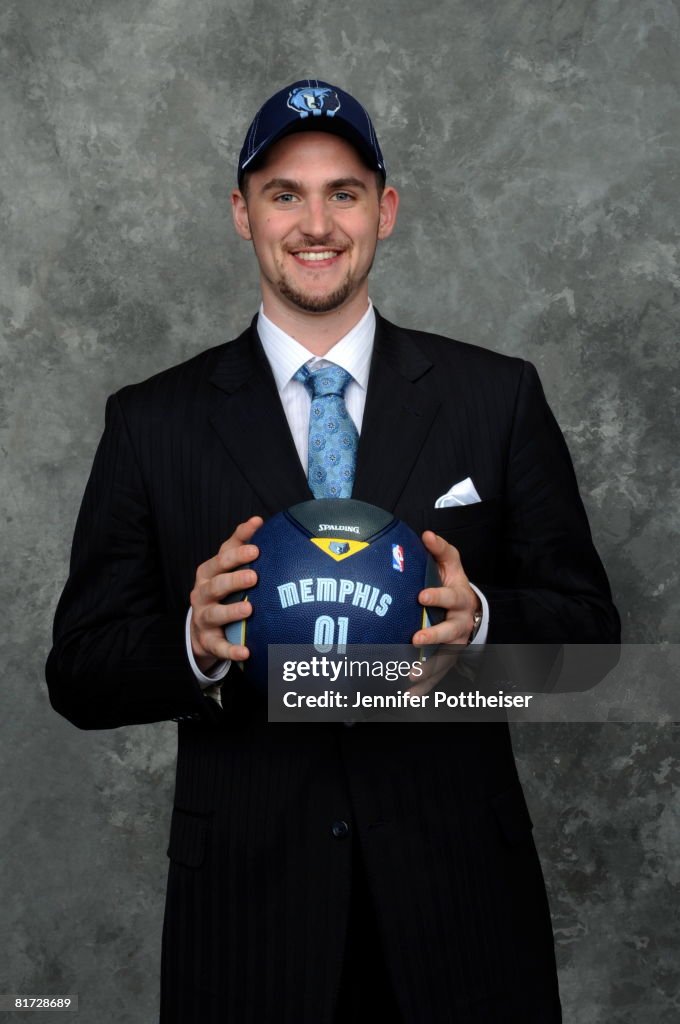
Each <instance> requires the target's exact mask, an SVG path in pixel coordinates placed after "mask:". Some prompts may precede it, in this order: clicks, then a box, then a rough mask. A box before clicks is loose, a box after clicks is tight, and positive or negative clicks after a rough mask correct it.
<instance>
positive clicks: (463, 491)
mask: <svg viewBox="0 0 680 1024" xmlns="http://www.w3.org/2000/svg"><path fill="white" fill-rule="evenodd" d="M481 500H482V499H481V498H480V496H479V495H478V494H477V488H476V487H475V485H474V484H473V482H472V480H471V479H470V477H469V476H466V477H465V479H464V480H459V481H458V483H457V484H454V485H453V487H449V489H448V491H447V492H446V494H442V496H441V497H440V498H437V500H436V501H435V503H434V507H435V508H451V507H452V506H453V505H474V504H475V503H476V502H478V501H481Z"/></svg>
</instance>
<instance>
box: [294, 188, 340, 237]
mask: <svg viewBox="0 0 680 1024" xmlns="http://www.w3.org/2000/svg"><path fill="white" fill-rule="evenodd" d="M332 228H333V218H332V215H331V209H330V206H329V204H328V202H327V200H326V198H325V196H308V197H307V199H306V200H305V203H304V207H303V211H302V218H301V220H300V230H301V231H302V232H303V233H304V234H305V235H307V236H308V237H309V238H317V239H320V240H321V239H324V238H326V237H327V236H328V235H329V234H330V233H331V231H332Z"/></svg>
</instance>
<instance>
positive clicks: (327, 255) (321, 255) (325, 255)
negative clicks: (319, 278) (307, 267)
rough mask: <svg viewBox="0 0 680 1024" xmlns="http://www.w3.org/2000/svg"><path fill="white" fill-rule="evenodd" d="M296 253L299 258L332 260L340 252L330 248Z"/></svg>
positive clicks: (311, 260) (312, 260)
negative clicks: (324, 250)
mask: <svg viewBox="0 0 680 1024" xmlns="http://www.w3.org/2000/svg"><path fill="white" fill-rule="evenodd" d="M295 255H296V256H297V258H298V259H299V260H309V261H310V262H314V261H318V260H332V259H333V257H334V256H337V255H338V254H337V253H336V252H333V251H332V250H330V249H329V250H328V251H327V252H296V253H295Z"/></svg>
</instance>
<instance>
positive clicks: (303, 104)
mask: <svg viewBox="0 0 680 1024" xmlns="http://www.w3.org/2000/svg"><path fill="white" fill-rule="evenodd" d="M286 105H287V106H288V107H290V109H291V110H294V111H296V113H298V114H299V115H300V117H309V115H310V114H313V115H314V117H320V116H321V114H325V115H326V117H334V116H335V114H337V112H338V110H340V100H339V99H338V94H337V93H336V92H335V91H334V90H333V89H319V88H316V89H315V88H312V87H309V88H307V87H305V86H303V85H299V86H298V87H297V89H293V91H292V92H291V94H290V96H289V97H288V103H287V104H286Z"/></svg>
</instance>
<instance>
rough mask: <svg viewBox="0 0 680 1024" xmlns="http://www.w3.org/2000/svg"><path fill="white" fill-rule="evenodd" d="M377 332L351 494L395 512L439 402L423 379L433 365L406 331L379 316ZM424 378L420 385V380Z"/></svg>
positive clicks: (377, 317)
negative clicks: (424, 386)
mask: <svg viewBox="0 0 680 1024" xmlns="http://www.w3.org/2000/svg"><path fill="white" fill-rule="evenodd" d="M376 320H377V322H376V335H375V345H374V349H373V358H372V361H371V372H370V377H369V381H368V393H367V396H366V408H365V410H364V418H363V423H362V427H361V439H360V441H359V453H358V458H357V471H356V476H355V480H354V489H353V492H352V497H354V498H357V499H358V500H359V501H368V502H371V503H372V504H374V505H379V506H381V507H382V508H386V509H389V510H392V509H393V508H394V507H395V505H396V503H397V501H398V500H399V497H400V495H401V493H402V491H403V490H404V487H405V486H406V484H407V481H408V478H409V476H410V475H411V472H412V470H413V467H414V465H415V464H416V462H417V460H418V458H419V456H420V453H421V451H422V449H423V445H424V444H425V440H426V438H427V436H428V434H429V432H430V430H431V427H432V424H433V421H434V419H435V417H436V415H437V410H438V409H439V405H440V402H439V400H438V399H437V398H435V397H432V395H431V391H432V389H431V388H430V389H428V390H427V391H426V390H425V389H424V388H423V387H422V379H423V378H424V377H425V376H426V375H427V374H428V373H429V372H430V371H431V369H432V364H431V363H430V361H429V360H428V359H427V358H426V357H425V356H424V355H423V353H422V352H421V351H420V349H418V348H417V347H416V345H415V344H414V342H413V341H412V340H411V338H409V337H408V335H407V334H406V333H405V332H403V331H401V330H400V329H399V328H398V327H395V326H394V325H393V324H390V323H388V321H386V320H383V318H382V317H381V316H379V315H377V314H376ZM419 382H420V383H419Z"/></svg>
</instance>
